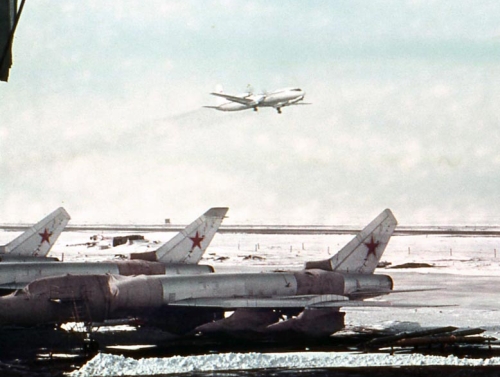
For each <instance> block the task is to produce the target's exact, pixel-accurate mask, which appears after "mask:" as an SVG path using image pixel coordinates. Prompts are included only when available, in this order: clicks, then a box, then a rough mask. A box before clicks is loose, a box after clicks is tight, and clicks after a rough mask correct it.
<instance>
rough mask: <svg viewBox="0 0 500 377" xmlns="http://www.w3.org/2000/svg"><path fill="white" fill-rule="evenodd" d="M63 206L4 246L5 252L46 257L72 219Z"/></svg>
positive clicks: (21, 255)
mask: <svg viewBox="0 0 500 377" xmlns="http://www.w3.org/2000/svg"><path fill="white" fill-rule="evenodd" d="M70 218H71V217H70V216H69V214H68V212H66V210H65V209H64V208H62V207H60V208H58V209H56V210H55V211H54V212H52V213H51V214H50V215H48V216H47V217H45V218H44V219H42V220H40V221H39V222H38V223H36V224H35V225H33V226H32V227H31V228H29V229H28V230H26V231H25V232H24V233H22V234H21V235H20V236H18V237H17V238H15V239H14V240H12V241H11V242H9V243H8V244H7V245H5V246H3V252H4V253H5V254H10V255H13V256H20V257H45V256H46V255H47V254H48V253H49V251H50V249H51V248H52V246H53V245H54V244H55V242H56V240H57V238H58V237H59V235H60V234H61V233H62V231H63V230H64V228H65V227H66V225H67V224H68V222H69V220H70Z"/></svg>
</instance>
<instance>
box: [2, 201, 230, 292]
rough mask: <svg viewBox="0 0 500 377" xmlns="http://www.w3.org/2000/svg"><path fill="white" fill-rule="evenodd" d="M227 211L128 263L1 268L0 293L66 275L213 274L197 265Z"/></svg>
mask: <svg viewBox="0 0 500 377" xmlns="http://www.w3.org/2000/svg"><path fill="white" fill-rule="evenodd" d="M227 211H228V208H211V209H209V210H208V211H207V212H205V213H204V214H203V215H202V216H200V217H199V218H198V219H196V220H195V221H194V222H192V223H191V224H190V225H188V226H187V227H186V228H185V229H183V230H182V231H181V232H179V233H178V234H177V235H176V236H175V237H173V238H172V239H171V240H169V241H168V242H166V243H165V244H163V245H162V246H160V247H159V248H158V249H157V250H155V251H149V252H144V253H132V254H130V260H114V261H103V262H54V261H51V262H43V263H37V262H25V263H2V264H0V291H2V290H4V291H5V290H13V289H18V288H23V287H25V286H26V284H28V283H30V282H32V281H34V280H36V279H39V278H42V277H46V276H57V275H65V274H74V275H76V274H78V275H90V274H94V275H95V274H116V275H141V274H143V275H153V274H167V275H175V274H201V273H207V272H213V268H212V267H211V266H205V265H199V264H198V262H199V261H200V260H201V258H202V256H203V253H204V252H205V250H206V249H207V247H208V245H209V244H210V242H211V241H212V239H213V237H214V235H215V233H216V232H217V229H218V228H219V226H220V224H221V223H222V220H223V219H224V216H225V215H226V213H227Z"/></svg>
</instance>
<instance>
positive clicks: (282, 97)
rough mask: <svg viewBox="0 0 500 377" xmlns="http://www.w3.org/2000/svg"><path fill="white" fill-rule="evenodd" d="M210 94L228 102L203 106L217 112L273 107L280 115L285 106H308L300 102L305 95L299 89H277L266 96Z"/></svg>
mask: <svg viewBox="0 0 500 377" xmlns="http://www.w3.org/2000/svg"><path fill="white" fill-rule="evenodd" d="M210 94H211V95H213V96H217V97H222V98H225V99H227V100H229V102H225V103H223V104H221V105H219V106H204V107H207V108H210V109H216V110H219V111H240V110H248V109H254V111H257V110H258V108H259V107H274V108H275V109H276V110H277V111H278V113H279V114H281V108H282V107H285V106H291V105H309V104H308V103H304V102H300V101H302V100H303V99H304V97H305V95H306V93H305V92H304V91H303V90H302V89H299V88H286V89H279V90H276V91H274V92H272V93H266V94H253V93H244V94H241V95H229V94H224V93H215V92H213V93H210Z"/></svg>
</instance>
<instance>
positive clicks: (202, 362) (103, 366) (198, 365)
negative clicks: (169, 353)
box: [70, 352, 500, 377]
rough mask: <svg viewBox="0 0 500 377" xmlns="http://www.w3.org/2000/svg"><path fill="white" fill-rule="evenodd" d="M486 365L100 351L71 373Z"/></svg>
mask: <svg viewBox="0 0 500 377" xmlns="http://www.w3.org/2000/svg"><path fill="white" fill-rule="evenodd" d="M410 365H418V366H429V365H449V366H476V367H477V366H489V365H500V358H498V357H494V358H490V359H459V358H458V357H456V356H448V357H441V356H423V355H419V354H409V355H408V354H407V355H389V354H366V353H365V354H355V353H344V352H299V353H297V352H292V353H267V354H262V353H225V354H216V355H201V356H188V357H181V356H174V357H168V358H150V359H140V360H135V359H132V358H128V357H123V356H113V355H106V354H99V355H97V356H96V357H94V358H93V359H92V360H90V361H89V362H88V363H87V364H85V365H84V366H83V367H82V368H80V370H78V371H75V372H72V373H71V374H70V375H71V376H82V377H83V376H141V375H142V376H149V375H155V374H161V375H167V374H174V373H189V372H202V371H230V370H253V369H263V368H265V369H270V368H287V369H292V368H295V369H310V368H332V367H339V368H340V367H382V366H392V367H394V366H410Z"/></svg>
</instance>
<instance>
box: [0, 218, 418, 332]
mask: <svg viewBox="0 0 500 377" xmlns="http://www.w3.org/2000/svg"><path fill="white" fill-rule="evenodd" d="M396 224H397V222H396V219H395V218H394V216H393V214H392V213H391V211H390V210H385V211H383V212H382V213H381V214H380V215H379V216H378V217H377V218H375V220H373V221H372V222H371V223H370V224H369V225H367V226H366V227H365V228H364V229H363V230H362V231H361V232H360V233H358V234H357V235H356V237H355V238H354V239H353V240H352V241H350V242H349V243H348V244H347V245H346V246H344V247H343V248H342V249H341V250H340V251H339V252H338V253H337V254H336V255H335V256H333V257H332V258H330V259H328V260H323V261H319V262H309V263H306V265H305V269H304V270H302V271H297V272H283V273H232V274H222V273H220V274H205V275H196V276H158V275H156V276H136V277H131V276H114V275H91V276H82V275H80V276H71V275H67V276H59V277H52V278H45V279H39V280H37V281H34V282H32V283H31V284H29V285H28V286H27V287H26V288H25V289H23V290H18V291H16V292H15V293H13V294H10V295H9V296H5V297H2V298H0V325H21V326H31V325H37V324H49V323H52V324H53V323H63V322H67V321H70V320H75V319H76V320H79V321H104V320H109V319H117V318H130V317H139V318H141V319H145V320H149V321H150V323H154V322H155V321H157V322H158V323H160V324H161V325H162V327H163V328H164V329H168V330H170V331H174V332H183V331H186V330H192V329H195V330H194V331H200V332H202V333H209V332H228V333H231V334H238V333H241V332H251V333H254V334H283V333H285V334H290V333H291V334H297V333H298V334H301V336H303V335H306V336H313V337H321V336H327V335H330V334H331V333H333V332H335V331H337V330H339V329H341V328H342V327H343V325H344V319H343V318H344V313H340V312H339V308H340V307H344V306H388V303H383V302H364V301H362V300H363V299H365V298H371V297H376V296H380V295H385V294H388V293H391V292H394V291H393V281H392V279H391V277H390V276H387V275H376V274H374V270H375V268H376V266H377V263H378V262H379V260H380V257H381V256H382V253H383V252H384V250H385V248H386V246H387V243H388V241H389V239H390V237H391V235H392V233H393V231H394V229H395V227H396ZM75 305H77V306H81V307H85V308H86V310H85V313H87V315H86V316H85V318H82V315H81V313H82V312H83V311H75V310H74V308H75ZM401 306H404V305H401ZM413 307H414V306H413ZM228 310H229V311H235V312H234V314H233V315H232V316H231V317H228V318H225V319H218V320H217V321H215V322H214V321H213V319H214V318H222V315H221V314H222V313H223V312H224V311H228ZM33 312H36V313H37V315H36V316H33V315H31V313H33ZM79 313H80V314H79ZM283 315H285V316H287V317H288V318H287V319H286V320H283V321H280V318H281V317H282V316H283Z"/></svg>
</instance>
